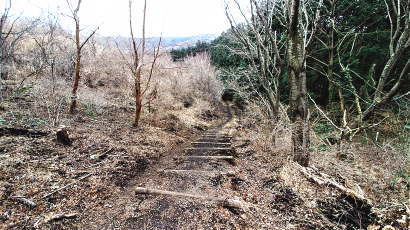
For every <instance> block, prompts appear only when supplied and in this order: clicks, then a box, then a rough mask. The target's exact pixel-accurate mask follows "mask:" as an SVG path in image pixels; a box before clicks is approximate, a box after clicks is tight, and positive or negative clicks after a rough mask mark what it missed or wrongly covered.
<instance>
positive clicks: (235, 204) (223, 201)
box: [135, 187, 249, 209]
mask: <svg viewBox="0 0 410 230" xmlns="http://www.w3.org/2000/svg"><path fill="white" fill-rule="evenodd" d="M135 193H136V194H151V195H168V196H180V197H187V198H194V199H200V200H207V201H212V202H215V203H217V204H219V205H221V206H225V207H226V206H227V207H232V208H239V209H244V208H245V209H246V208H247V207H248V206H249V205H248V204H246V203H244V202H241V201H239V200H234V199H228V198H219V197H212V196H201V195H197V194H189V193H181V192H172V191H166V190H158V189H150V188H143V187H137V188H135Z"/></svg>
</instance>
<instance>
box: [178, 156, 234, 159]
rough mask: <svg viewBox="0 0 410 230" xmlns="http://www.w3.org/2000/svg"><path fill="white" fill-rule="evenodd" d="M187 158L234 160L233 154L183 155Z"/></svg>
mask: <svg viewBox="0 0 410 230" xmlns="http://www.w3.org/2000/svg"><path fill="white" fill-rule="evenodd" d="M181 158H183V159H187V160H233V159H234V157H233V156H183V157H181Z"/></svg>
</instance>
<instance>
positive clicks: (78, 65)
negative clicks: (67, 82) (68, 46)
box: [69, 16, 81, 114]
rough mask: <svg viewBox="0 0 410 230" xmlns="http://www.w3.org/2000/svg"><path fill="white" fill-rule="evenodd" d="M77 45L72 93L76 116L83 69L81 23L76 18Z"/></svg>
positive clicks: (73, 110) (72, 106)
mask: <svg viewBox="0 0 410 230" xmlns="http://www.w3.org/2000/svg"><path fill="white" fill-rule="evenodd" d="M75 44H76V59H75V75H74V85H73V90H72V91H71V105H70V111H69V112H70V114H74V113H75V110H76V109H77V90H78V85H79V83H80V68H81V46H80V21H79V19H78V17H77V16H76V19H75Z"/></svg>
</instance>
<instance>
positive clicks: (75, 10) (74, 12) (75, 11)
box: [66, 0, 98, 114]
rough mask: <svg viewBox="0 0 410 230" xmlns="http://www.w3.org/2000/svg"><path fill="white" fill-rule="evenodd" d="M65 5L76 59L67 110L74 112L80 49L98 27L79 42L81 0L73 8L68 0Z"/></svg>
mask: <svg viewBox="0 0 410 230" xmlns="http://www.w3.org/2000/svg"><path fill="white" fill-rule="evenodd" d="M66 2H67V5H68V7H69V9H70V11H71V15H70V16H69V17H70V18H72V19H73V20H74V23H75V45H76V59H75V71H74V85H73V89H72V91H71V105H70V110H69V112H70V113H71V114H74V113H75V112H76V109H77V91H78V86H79V84H80V79H81V51H82V49H83V47H84V45H85V44H87V42H88V41H89V40H90V38H91V37H92V36H94V34H95V33H96V32H97V30H98V27H97V28H96V29H95V30H94V31H92V32H91V34H90V35H88V37H87V38H86V39H85V40H84V41H83V42H81V41H80V31H81V30H80V17H79V16H78V13H79V11H80V6H81V0H78V1H77V6H76V7H75V8H73V7H72V6H71V3H70V1H69V0H66Z"/></svg>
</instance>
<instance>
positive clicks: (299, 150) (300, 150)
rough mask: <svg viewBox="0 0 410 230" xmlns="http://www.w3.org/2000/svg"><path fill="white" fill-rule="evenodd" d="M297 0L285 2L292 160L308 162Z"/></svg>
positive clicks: (304, 74)
mask: <svg viewBox="0 0 410 230" xmlns="http://www.w3.org/2000/svg"><path fill="white" fill-rule="evenodd" d="M300 4H301V2H300V0H291V1H289V2H288V9H287V11H288V12H289V13H288V26H287V27H288V33H287V36H288V38H287V39H288V40H287V42H288V45H287V59H288V75H289V86H290V87H289V88H290V98H289V111H288V115H289V118H290V120H291V121H292V123H293V126H292V152H293V159H294V161H296V162H298V163H299V164H300V165H302V166H308V165H309V155H310V154H309V147H310V127H309V116H308V112H309V111H308V101H307V89H306V53H305V52H306V50H305V46H304V43H303V38H302V35H303V32H302V31H301V29H300V22H299V20H300V11H301V6H300Z"/></svg>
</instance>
